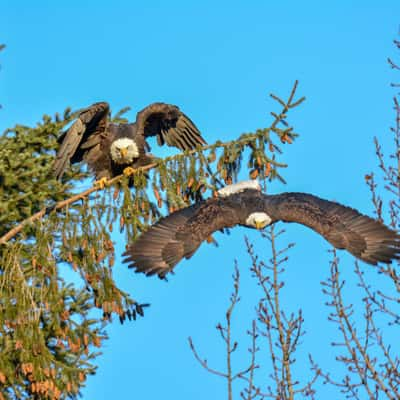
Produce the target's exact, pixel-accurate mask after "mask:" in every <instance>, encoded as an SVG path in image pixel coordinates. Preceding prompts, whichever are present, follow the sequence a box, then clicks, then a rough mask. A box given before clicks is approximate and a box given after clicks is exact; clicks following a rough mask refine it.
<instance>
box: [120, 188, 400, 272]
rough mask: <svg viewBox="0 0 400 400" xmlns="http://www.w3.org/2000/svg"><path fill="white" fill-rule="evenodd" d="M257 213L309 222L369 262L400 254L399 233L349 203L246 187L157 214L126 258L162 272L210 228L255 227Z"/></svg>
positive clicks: (266, 218)
mask: <svg viewBox="0 0 400 400" xmlns="http://www.w3.org/2000/svg"><path fill="white" fill-rule="evenodd" d="M259 214H260V215H261V217H262V216H263V215H264V223H263V225H264V226H265V225H269V224H274V223H275V222H277V221H283V222H297V223H300V224H303V225H305V226H308V227H309V228H311V229H313V230H314V231H316V232H318V233H319V234H321V235H322V236H323V237H324V238H325V239H326V240H328V241H329V242H330V243H331V244H332V245H333V246H335V247H336V248H338V249H346V250H347V251H349V252H350V253H351V254H353V255H354V256H355V257H357V258H359V259H361V260H363V261H365V262H367V263H369V264H377V263H378V262H384V263H390V262H391V261H392V260H393V259H399V258H400V236H399V235H398V234H397V233H396V232H395V231H393V230H391V229H389V228H388V227H386V226H385V225H383V224H382V223H381V222H379V221H376V220H374V219H372V218H370V217H367V216H365V215H362V214H360V213H359V212H358V211H356V210H354V209H352V208H349V207H346V206H343V205H341V204H338V203H335V202H331V201H327V200H323V199H320V198H318V197H316V196H313V195H311V194H305V193H282V194H278V195H266V194H263V193H262V192H261V191H259V190H254V189H246V190H243V191H241V192H238V193H233V194H231V195H229V196H225V197H218V198H211V199H208V200H206V201H203V202H200V203H197V204H195V205H193V206H191V207H187V208H184V209H181V210H179V211H176V212H174V213H172V214H171V215H169V216H168V217H166V218H163V219H161V220H160V221H159V222H158V223H157V224H155V225H154V226H152V227H151V228H150V229H149V230H148V231H147V232H145V233H143V234H142V235H141V236H140V237H139V239H138V240H137V241H136V242H134V243H133V244H131V245H129V246H128V248H127V251H126V252H125V253H124V256H126V259H125V262H128V263H130V265H129V267H134V268H135V269H136V271H137V272H144V273H145V274H147V275H153V274H158V275H159V276H160V277H165V275H166V274H167V273H168V272H169V271H171V270H172V269H173V268H174V266H175V265H176V264H177V263H178V262H179V261H180V260H181V259H182V258H183V257H186V258H190V257H191V256H192V255H193V254H194V252H195V251H196V250H197V248H198V247H199V246H200V244H201V243H202V242H203V241H204V240H206V239H207V238H208V237H209V236H210V235H211V234H212V233H213V232H215V231H217V230H220V229H223V228H227V227H233V226H235V225H243V226H247V227H254V226H253V225H252V224H253V220H252V215H255V216H256V218H257V217H259ZM254 223H257V221H256V220H255V222H254Z"/></svg>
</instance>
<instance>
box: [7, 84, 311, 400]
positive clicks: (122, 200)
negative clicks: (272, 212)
mask: <svg viewBox="0 0 400 400" xmlns="http://www.w3.org/2000/svg"><path fill="white" fill-rule="evenodd" d="M296 88H297V83H296V84H295V85H294V87H293V90H292V91H291V93H290V95H289V97H288V99H287V100H282V99H280V98H279V97H276V96H273V95H272V98H273V99H274V100H275V101H276V103H277V105H278V107H279V111H278V112H276V113H275V112H272V113H271V114H272V123H271V124H270V126H269V127H268V128H263V129H258V130H257V131H256V132H253V133H245V134H243V135H241V136H240V137H239V138H236V139H235V138H234V139H233V140H232V141H229V142H226V143H222V142H216V143H214V144H210V145H208V146H205V147H204V148H201V149H197V150H195V151H191V152H186V153H182V154H178V155H175V156H171V157H167V158H165V159H160V160H157V162H156V163H155V164H153V165H150V166H148V167H145V168H142V169H138V170H136V171H135V173H134V175H133V180H134V187H133V188H129V187H128V180H127V179H128V178H126V177H124V176H118V177H116V178H114V179H113V180H112V181H111V184H110V185H108V186H106V187H105V188H104V189H100V188H98V187H92V186H91V183H90V180H88V179H86V180H84V179H85V178H88V177H89V176H90V174H89V173H88V172H87V171H86V169H85V167H84V166H79V165H78V166H74V167H72V168H71V169H70V170H69V171H68V172H67V173H66V175H65V177H64V179H63V182H62V183H60V182H58V181H56V180H55V179H54V177H53V176H52V172H51V165H52V162H53V160H54V156H55V152H56V151H57V148H58V143H57V140H56V139H57V137H59V136H60V134H61V133H62V131H63V130H64V129H65V127H66V125H67V124H68V123H70V122H71V121H72V120H73V119H74V118H75V117H76V113H71V111H70V109H66V110H65V112H64V113H63V114H62V115H59V114H55V116H54V117H50V116H48V115H45V116H44V117H43V119H42V121H41V122H40V123H38V124H37V125H36V126H35V127H27V126H22V125H16V126H15V127H13V128H11V129H8V130H6V131H5V132H4V133H3V134H2V136H1V137H0V211H1V212H0V220H1V225H0V236H1V237H0V257H1V264H0V352H1V354H2V357H1V358H0V400H4V399H14V398H20V399H27V398H37V399H39V398H40V399H64V398H71V399H74V398H76V397H77V396H78V394H79V392H80V389H81V387H82V385H84V382H85V380H86V377H87V375H90V374H93V373H95V370H96V366H95V358H96V356H97V355H98V354H99V353H98V349H99V348H101V346H102V343H103V340H104V339H106V337H107V336H106V332H105V328H106V326H107V324H108V323H110V322H111V320H112V317H113V316H117V317H118V318H119V320H120V321H121V322H124V321H125V320H126V319H129V320H134V319H136V317H137V316H138V315H140V316H143V309H144V307H145V306H146V304H141V303H140V301H139V300H137V299H134V295H135V294H134V293H132V294H128V293H124V292H123V291H122V290H120V289H119V288H118V287H117V285H116V283H115V281H114V279H113V264H114V260H115V257H116V254H115V252H114V245H113V231H115V230H120V231H122V232H124V234H125V237H126V240H127V241H128V240H129V241H131V240H134V239H135V237H136V236H137V235H138V234H140V233H141V232H142V231H143V230H145V229H146V228H147V227H148V226H149V225H150V224H152V223H154V222H155V221H156V220H157V219H158V218H159V217H160V215H161V214H162V213H163V212H164V213H165V212H167V213H168V212H172V211H174V210H176V209H179V208H180V207H183V206H186V205H189V204H191V203H193V202H195V201H197V200H199V199H201V198H203V196H204V195H207V196H209V195H212V194H213V193H214V192H215V190H217V189H218V188H219V186H220V184H221V182H223V183H225V184H229V183H232V182H234V181H236V180H237V177H238V174H239V172H241V174H242V176H244V175H246V174H247V175H249V176H250V177H251V178H256V177H257V178H259V179H260V180H261V181H264V182H265V181H266V180H273V179H280V180H282V181H283V177H282V175H281V170H282V168H284V167H285V166H286V165H285V164H283V163H281V162H280V155H281V153H282V149H283V147H284V146H286V145H288V144H291V143H292V142H293V140H294V139H295V138H296V136H297V134H296V133H295V132H294V131H293V128H292V127H291V126H290V125H289V123H288V122H287V113H288V112H289V111H290V110H291V109H292V108H294V107H296V106H298V105H299V104H300V103H301V102H302V100H303V98H301V99H299V100H295V92H296ZM125 111H127V109H124V110H122V111H121V112H119V113H118V114H116V115H115V116H114V118H113V120H114V121H117V122H121V121H123V120H124V119H123V113H124V112H125ZM2 112H6V110H3V111H2ZM244 160H246V162H245V164H243V161H244ZM82 180H83V183H84V184H87V186H88V189H87V190H85V191H84V192H82V193H78V192H77V191H76V186H77V185H76V184H77V183H78V182H80V184H82ZM64 268H71V269H72V270H74V271H75V272H76V274H77V276H79V277H80V279H81V280H82V281H83V283H84V285H83V287H81V286H80V285H77V284H76V283H74V282H67V281H65V279H64V278H63V273H62V271H63V269H64ZM96 310H97V311H96Z"/></svg>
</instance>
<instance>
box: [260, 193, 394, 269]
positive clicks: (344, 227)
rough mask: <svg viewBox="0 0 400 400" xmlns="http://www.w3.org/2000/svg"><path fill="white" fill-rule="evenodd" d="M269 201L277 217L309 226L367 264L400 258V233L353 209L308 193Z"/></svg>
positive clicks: (273, 197)
mask: <svg viewBox="0 0 400 400" xmlns="http://www.w3.org/2000/svg"><path fill="white" fill-rule="evenodd" d="M266 204H267V206H268V205H269V207H271V208H272V209H273V210H274V212H275V218H278V219H279V220H282V221H284V222H297V223H300V224H303V225H306V226H308V227H310V228H311V229H313V230H315V231H316V232H318V233H319V234H321V235H322V236H323V237H324V238H325V239H326V240H327V241H328V242H330V243H331V244H332V245H333V246H334V247H336V248H338V249H346V250H347V251H348V252H350V253H351V254H353V255H354V256H355V257H357V258H359V259H361V260H363V261H365V262H366V263H368V264H373V265H376V264H377V263H378V262H384V263H390V262H391V261H392V260H393V259H399V258H400V236H399V235H398V234H397V233H396V232H395V231H393V230H391V229H389V228H388V227H386V226H385V225H384V224H383V223H382V222H380V221H377V220H375V219H372V218H370V217H368V216H366V215H363V214H360V213H359V212H358V211H357V210H355V209H353V208H350V207H346V206H343V205H342V204H339V203H336V202H333V201H328V200H324V199H320V198H319V197H316V196H313V195H310V194H305V193H282V194H279V195H275V196H274V195H272V196H266ZM267 208H268V207H267Z"/></svg>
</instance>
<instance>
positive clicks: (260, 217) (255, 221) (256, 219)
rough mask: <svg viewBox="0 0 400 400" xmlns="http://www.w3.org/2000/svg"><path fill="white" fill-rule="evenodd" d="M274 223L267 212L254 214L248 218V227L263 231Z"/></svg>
mask: <svg viewBox="0 0 400 400" xmlns="http://www.w3.org/2000/svg"><path fill="white" fill-rule="evenodd" d="M271 222H272V219H271V217H270V216H269V215H268V214H267V213H265V212H253V213H251V214H250V215H249V216H248V217H247V218H246V225H247V226H251V227H253V228H256V229H263V228H265V227H266V226H267V225H269V224H270V223H271Z"/></svg>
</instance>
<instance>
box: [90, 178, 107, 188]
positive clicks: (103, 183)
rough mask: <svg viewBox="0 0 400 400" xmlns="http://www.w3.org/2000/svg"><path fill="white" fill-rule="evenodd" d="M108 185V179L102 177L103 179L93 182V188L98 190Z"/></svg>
mask: <svg viewBox="0 0 400 400" xmlns="http://www.w3.org/2000/svg"><path fill="white" fill-rule="evenodd" d="M107 185H108V179H107V178H106V177H105V176H103V178H100V179H99V180H98V181H95V182H94V184H93V186H96V187H98V188H99V189H104V187H105V186H107Z"/></svg>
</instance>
